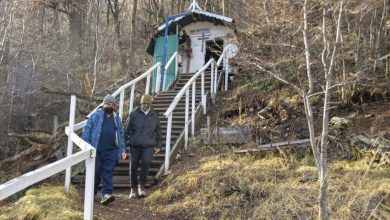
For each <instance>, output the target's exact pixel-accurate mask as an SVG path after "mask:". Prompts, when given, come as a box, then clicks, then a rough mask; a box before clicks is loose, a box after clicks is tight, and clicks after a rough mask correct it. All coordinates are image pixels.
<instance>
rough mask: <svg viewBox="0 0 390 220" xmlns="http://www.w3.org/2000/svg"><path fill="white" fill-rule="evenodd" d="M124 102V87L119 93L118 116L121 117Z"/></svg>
mask: <svg viewBox="0 0 390 220" xmlns="http://www.w3.org/2000/svg"><path fill="white" fill-rule="evenodd" d="M124 103H125V89H123V90H122V91H121V93H120V95H119V116H120V117H121V118H122V117H123V105H124Z"/></svg>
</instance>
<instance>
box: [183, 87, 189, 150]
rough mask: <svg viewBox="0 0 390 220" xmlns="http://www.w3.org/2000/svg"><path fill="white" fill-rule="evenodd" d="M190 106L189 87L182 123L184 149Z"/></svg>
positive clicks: (186, 142)
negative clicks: (183, 121)
mask: <svg viewBox="0 0 390 220" xmlns="http://www.w3.org/2000/svg"><path fill="white" fill-rule="evenodd" d="M189 108H190V89H189V88H188V89H187V90H186V107H185V123H184V149H186V150H187V146H188V121H189Z"/></svg>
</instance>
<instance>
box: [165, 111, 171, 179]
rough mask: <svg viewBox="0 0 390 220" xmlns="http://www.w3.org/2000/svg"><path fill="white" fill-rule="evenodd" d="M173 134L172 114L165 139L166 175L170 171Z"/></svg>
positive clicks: (169, 117)
mask: <svg viewBox="0 0 390 220" xmlns="http://www.w3.org/2000/svg"><path fill="white" fill-rule="evenodd" d="M171 132H172V114H171V115H169V116H168V122H167V136H166V139H165V163H164V168H165V172H164V173H165V174H168V170H169V160H170V152H171Z"/></svg>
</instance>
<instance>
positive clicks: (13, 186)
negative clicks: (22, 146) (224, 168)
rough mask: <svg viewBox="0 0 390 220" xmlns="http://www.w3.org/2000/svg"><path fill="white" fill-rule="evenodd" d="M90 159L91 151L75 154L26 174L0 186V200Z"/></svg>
mask: <svg viewBox="0 0 390 220" xmlns="http://www.w3.org/2000/svg"><path fill="white" fill-rule="evenodd" d="M90 157H91V150H86V151H80V152H77V153H75V154H73V155H71V156H70V157H67V158H64V159H61V160H59V161H56V162H54V163H51V164H49V165H47V166H44V167H42V168H39V169H37V170H34V171H31V172H28V173H26V174H24V175H22V176H20V177H18V178H15V179H12V180H10V181H8V182H6V183H4V184H2V185H0V200H3V199H5V198H7V197H8V196H11V195H13V194H15V193H17V192H19V191H20V190H22V189H25V188H27V187H29V186H31V185H33V184H35V183H37V182H39V181H42V180H44V179H46V178H48V177H50V176H53V175H54V174H57V173H59V172H61V171H63V170H65V169H66V168H68V167H71V166H73V165H75V164H77V163H80V162H81V161H84V160H85V159H87V158H90Z"/></svg>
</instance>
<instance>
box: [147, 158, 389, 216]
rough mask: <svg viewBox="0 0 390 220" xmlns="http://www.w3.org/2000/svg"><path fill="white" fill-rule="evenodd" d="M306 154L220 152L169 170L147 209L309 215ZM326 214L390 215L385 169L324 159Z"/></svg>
mask: <svg viewBox="0 0 390 220" xmlns="http://www.w3.org/2000/svg"><path fill="white" fill-rule="evenodd" d="M308 161H310V160H305V159H303V160H292V161H290V163H289V164H287V165H286V163H285V161H284V160H283V159H281V158H278V157H274V156H269V157H265V158H258V157H255V156H251V155H245V156H242V155H241V156H240V155H234V154H220V155H214V156H209V157H204V158H203V159H201V160H200V161H199V166H198V168H197V169H195V170H192V171H187V172H183V173H181V174H177V175H175V174H173V175H170V176H169V177H168V179H167V182H168V186H167V187H164V188H162V189H159V190H157V191H156V192H154V193H153V194H151V195H150V196H149V197H148V198H147V199H146V202H147V204H149V205H150V206H151V208H152V209H154V210H157V211H159V212H161V213H164V214H166V215H168V216H172V218H191V219H210V218H212V219H241V218H253V219H271V218H272V219H302V218H304V219H312V218H316V216H317V210H318V182H317V171H316V168H315V167H314V166H313V165H312V164H311V163H309V162H308ZM329 175H330V186H329V192H330V195H329V207H330V212H331V218H332V219H367V218H373V219H375V218H383V219H390V209H389V206H390V197H389V195H390V172H389V169H385V168H382V169H375V170H369V171H368V165H367V163H366V161H364V160H360V161H353V162H347V161H339V162H335V163H332V164H331V165H330V173H329Z"/></svg>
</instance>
